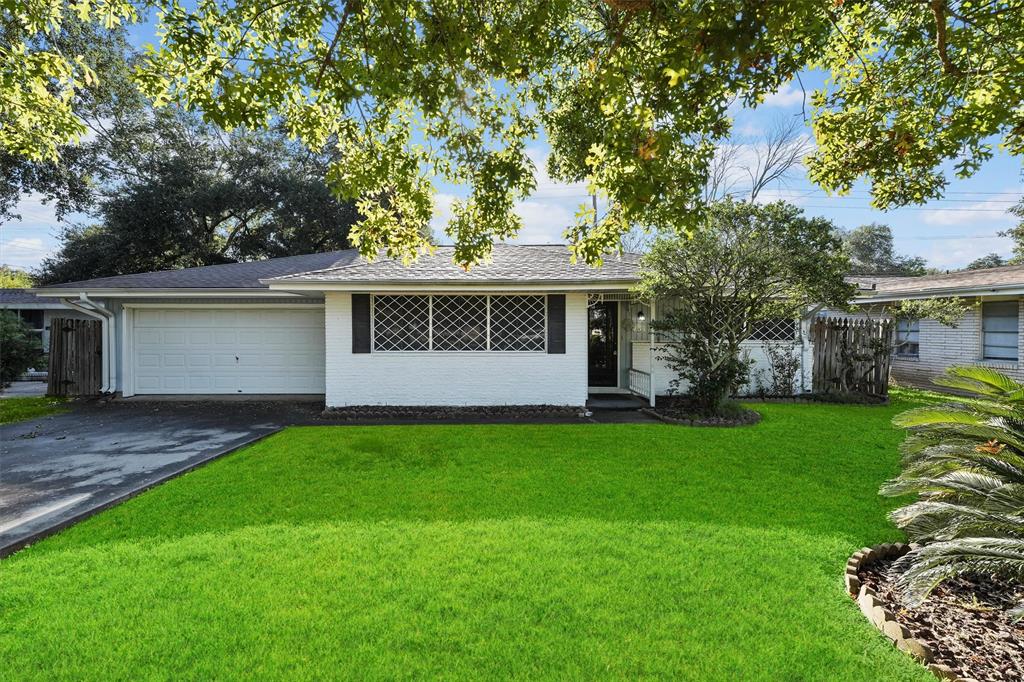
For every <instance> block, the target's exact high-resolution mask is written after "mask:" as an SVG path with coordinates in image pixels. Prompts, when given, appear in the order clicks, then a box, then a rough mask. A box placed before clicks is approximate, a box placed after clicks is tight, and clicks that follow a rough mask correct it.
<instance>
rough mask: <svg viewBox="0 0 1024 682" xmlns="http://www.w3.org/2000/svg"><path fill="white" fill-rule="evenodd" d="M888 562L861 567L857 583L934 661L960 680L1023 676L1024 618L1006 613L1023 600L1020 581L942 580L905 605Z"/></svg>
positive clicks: (995, 681) (1003, 680)
mask: <svg viewBox="0 0 1024 682" xmlns="http://www.w3.org/2000/svg"><path fill="white" fill-rule="evenodd" d="M892 564H893V562H892V560H879V561H876V562H874V563H871V564H869V565H867V566H864V567H862V568H861V570H860V573H859V577H860V580H861V583H862V584H864V585H867V586H869V587H871V588H873V589H874V590H875V591H876V592H877V596H878V599H880V600H882V601H883V602H884V603H885V605H886V607H887V608H888V609H889V610H890V611H892V612H893V614H894V615H895V616H896V619H897V620H898V621H899V622H900V624H902V625H904V626H905V627H907V628H908V629H909V630H911V631H912V632H913V633H914V636H915V637H916V638H917V639H919V640H921V641H922V642H924V643H925V644H927V645H929V646H930V647H931V649H932V651H933V652H934V654H935V659H934V662H935V663H939V664H942V665H945V666H948V667H949V668H950V669H951V670H952V671H953V672H955V673H956V675H957V676H958V677H960V678H961V679H970V680H978V682H1009V681H1010V680H1024V621H1017V622H1015V621H1014V620H1013V619H1012V618H1011V617H1010V616H1009V614H1008V609H1009V608H1010V607H1012V606H1014V605H1016V604H1018V603H1019V602H1020V601H1021V600H1022V599H1024V586H1021V585H1012V584H1009V583H1006V582H1003V581H1000V580H996V579H992V578H984V579H981V578H979V579H975V580H968V579H953V580H947V581H945V582H944V583H942V584H941V585H939V587H937V588H936V589H935V591H934V592H932V594H931V595H930V596H929V597H928V599H926V600H925V601H924V603H922V604H921V605H920V606H917V607H910V606H908V605H907V604H906V602H905V601H904V600H903V598H902V597H901V595H900V593H899V592H898V591H897V590H896V589H895V588H894V585H893V576H892V573H893V571H892Z"/></svg>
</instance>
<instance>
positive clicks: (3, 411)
mask: <svg viewBox="0 0 1024 682" xmlns="http://www.w3.org/2000/svg"><path fill="white" fill-rule="evenodd" d="M67 409H68V408H67V405H65V400H64V398H51V397H47V396H29V397H24V398H3V399H0V424H10V423H12V422H20V421H24V420H26V419H35V418H36V417H45V416H46V415H48V414H56V413H58V412H65V411H66V410H67Z"/></svg>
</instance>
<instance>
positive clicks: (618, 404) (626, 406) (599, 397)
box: [587, 393, 648, 410]
mask: <svg viewBox="0 0 1024 682" xmlns="http://www.w3.org/2000/svg"><path fill="white" fill-rule="evenodd" d="M647 405H648V403H647V401H646V400H645V399H643V398H640V397H638V396H635V395H632V394H629V393H591V394H590V395H588V396H587V409H589V410H638V409H640V408H641V407H647Z"/></svg>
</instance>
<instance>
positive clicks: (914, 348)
mask: <svg viewBox="0 0 1024 682" xmlns="http://www.w3.org/2000/svg"><path fill="white" fill-rule="evenodd" d="M920 332H921V321H920V320H896V355H899V356H901V357H905V358H916V357H918V356H919V355H920V352H921V346H920V342H919V340H918V339H919V336H920Z"/></svg>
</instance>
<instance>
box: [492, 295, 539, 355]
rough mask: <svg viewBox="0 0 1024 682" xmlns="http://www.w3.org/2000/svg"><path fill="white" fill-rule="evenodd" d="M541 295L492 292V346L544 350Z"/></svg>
mask: <svg viewBox="0 0 1024 682" xmlns="http://www.w3.org/2000/svg"><path fill="white" fill-rule="evenodd" d="M544 308H545V304H544V297H543V296H491V350H503V351H541V350H544V337H545V328H544V312H545V311H544Z"/></svg>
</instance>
